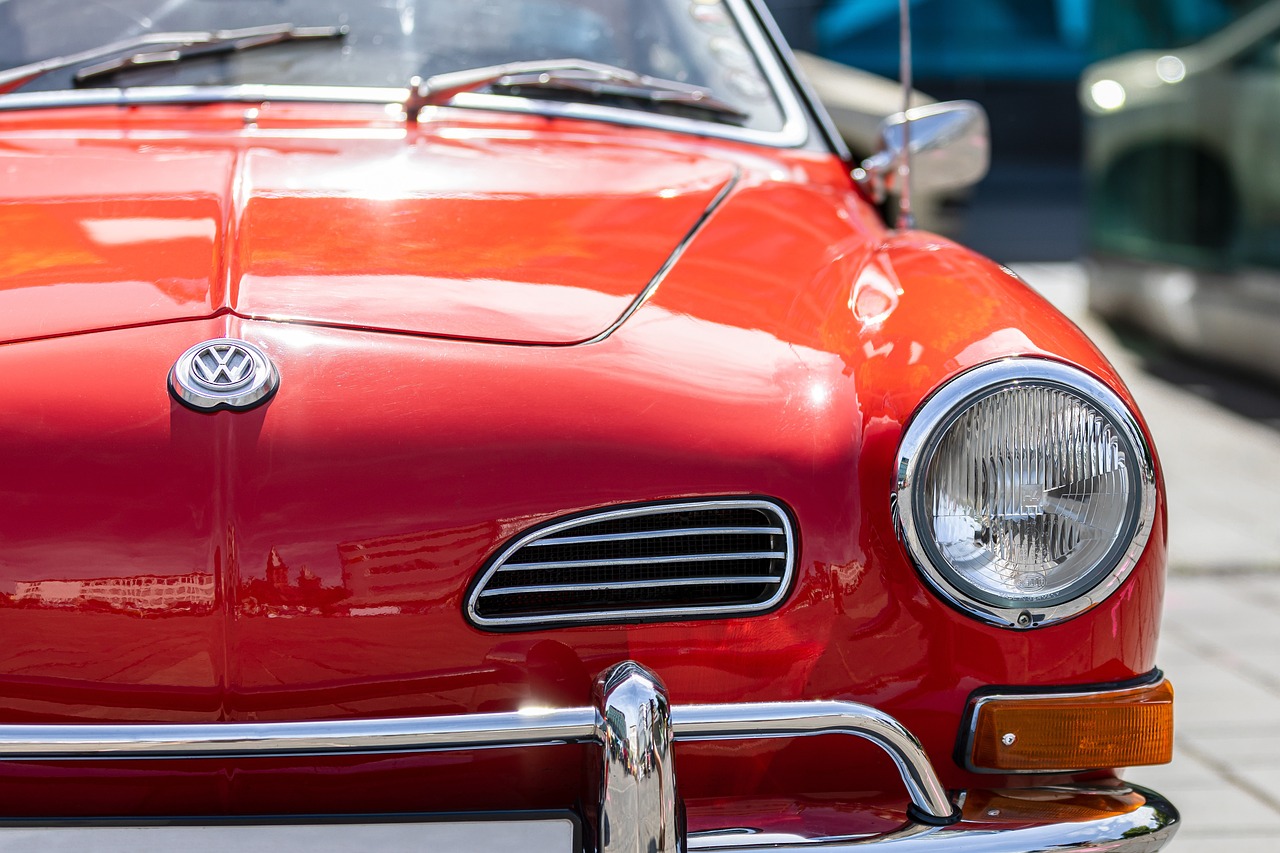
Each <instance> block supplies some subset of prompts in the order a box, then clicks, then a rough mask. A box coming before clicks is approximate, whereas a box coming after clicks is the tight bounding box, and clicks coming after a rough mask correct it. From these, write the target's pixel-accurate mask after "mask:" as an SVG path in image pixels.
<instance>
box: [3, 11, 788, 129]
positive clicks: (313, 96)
mask: <svg viewBox="0 0 1280 853" xmlns="http://www.w3.org/2000/svg"><path fill="white" fill-rule="evenodd" d="M725 3H726V5H727V6H728V7H729V8H730V10H731V11H732V13H733V16H734V19H735V20H736V21H737V23H738V26H739V29H740V31H741V33H742V37H743V39H744V40H745V41H746V43H747V44H748V46H749V47H750V48H751V50H752V55H753V56H755V58H756V60H757V61H758V62H759V63H760V71H761V73H762V74H763V75H764V77H765V80H766V81H767V83H768V85H769V88H770V90H771V91H772V92H773V95H774V99H775V101H776V102H777V104H778V108H779V110H780V111H781V113H782V127H781V128H779V129H778V130H753V129H751V128H745V127H736V126H734V125H730V124H721V123H718V122H714V121H705V120H701V119H693V118H682V117H679V116H668V115H662V114H658V113H649V112H643V111H640V110H629V109H622V108H619V107H609V106H602V105H599V104H588V103H573V102H566V101H544V100H538V99H536V98H523V97H519V98H518V97H514V96H511V95H497V94H479V93H470V92H468V93H463V94H460V95H458V96H457V97H456V98H454V99H453V101H452V102H451V104H450V106H451V107H460V108H464V109H480V110H493V111H496V112H507V113H520V114H531V115H540V116H548V117H552V118H569V119H580V120H586V121H600V122H606V123H608V124H618V125H624V126H629V127H647V128H653V129H656V130H665V131H671V132H674V133H683V134H692V135H694V136H705V137H712V138H716V139H727V140H732V141H736V142H749V143H753V144H756V145H766V146H769V147H773V148H796V147H799V146H801V145H804V144H805V143H806V142H807V141H808V139H809V133H810V126H809V118H808V113H807V112H806V111H805V108H804V106H803V105H802V104H801V103H800V101H799V99H798V98H797V96H796V93H795V90H794V89H793V88H792V86H791V83H790V80H789V78H788V76H787V74H786V72H785V71H784V70H783V68H782V66H781V64H780V60H779V58H778V56H777V54H776V53H775V52H774V50H773V48H772V46H771V45H770V43H769V41H768V40H767V38H766V37H765V35H764V34H763V33H762V32H761V31H760V29H759V26H758V24H757V21H756V19H755V18H754V17H753V16H752V15H751V14H750V11H749V9H748V8H747V6H746V0H725ZM408 98H409V89H408V87H407V86H406V87H378V86H298V85H276V84H259V83H246V84H240V85H235V86H143V87H130V88H116V89H109V88H108V89H75V90H67V89H64V90H58V91H51V92H19V93H15V94H10V95H2V96H0V110H27V109H56V108H59V107H87V106H141V105H147V104H210V103H219V102H230V103H254V102H262V101H292V102H333V103H359V104H403V103H404V102H405V101H406V100H408ZM436 109H442V108H440V107H428V108H426V109H424V113H426V114H427V115H430V111H431V110H436Z"/></svg>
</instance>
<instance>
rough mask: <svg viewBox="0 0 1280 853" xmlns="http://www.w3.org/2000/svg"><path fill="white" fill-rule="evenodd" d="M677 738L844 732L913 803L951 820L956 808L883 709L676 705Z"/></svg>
mask: <svg viewBox="0 0 1280 853" xmlns="http://www.w3.org/2000/svg"><path fill="white" fill-rule="evenodd" d="M671 723H672V725H673V726H675V731H676V738H677V739H678V740H736V739H742V738H759V737H808V736H812V735H824V734H847V735H853V736H855V737H860V738H863V739H865V740H869V741H871V742H872V743H874V744H875V745H876V746H878V747H880V748H881V749H882V750H884V751H885V753H887V754H888V756H889V757H890V758H891V759H893V763H894V766H896V767H897V768H898V773H899V775H901V776H902V781H903V782H904V783H905V784H906V786H907V793H908V794H909V795H910V797H911V802H912V803H914V804H915V805H916V806H917V807H918V808H920V809H922V810H923V811H924V812H925V813H926V814H928V815H929V816H931V817H934V818H939V819H947V820H949V819H950V818H952V817H953V816H954V812H955V809H954V807H953V806H952V805H951V799H950V798H949V797H948V796H947V791H946V789H945V788H943V787H942V783H941V782H940V781H938V777H937V776H936V775H935V774H934V772H933V765H932V764H930V763H929V757H928V756H927V755H926V754H925V752H924V747H922V746H921V745H920V741H918V740H916V738H915V735H913V734H911V732H909V731H907V730H906V728H904V727H903V725H902V724H901V723H899V722H898V721H897V720H895V719H894V718H893V717H891V716H889V715H888V714H885V713H883V712H881V711H877V710H876V709H875V708H872V707H870V706H868V705H860V704H858V703H856V702H768V703H759V704H725V705H679V706H676V707H674V708H672V709H671Z"/></svg>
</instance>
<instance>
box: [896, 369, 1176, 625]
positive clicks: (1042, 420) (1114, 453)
mask: <svg viewBox="0 0 1280 853" xmlns="http://www.w3.org/2000/svg"><path fill="white" fill-rule="evenodd" d="M1155 497H1156V492H1155V465H1154V462H1153V458H1152V453H1151V449H1150V447H1149V446H1148V444H1147V441H1146V439H1145V437H1144V436H1143V433H1142V430H1141V429H1140V427H1139V426H1138V422H1137V420H1136V418H1135V417H1134V415H1133V413H1132V412H1131V411H1130V409H1129V408H1128V406H1126V405H1125V403H1124V402H1123V401H1122V400H1121V399H1120V398H1119V397H1118V396H1117V395H1116V394H1115V392H1113V391H1112V390H1111V389H1110V388H1108V387H1107V386H1106V385H1104V384H1103V383H1102V382H1100V381H1098V380H1097V379H1095V378H1093V377H1092V376H1090V375H1088V374H1087V373H1084V372H1083V371H1081V370H1079V369H1076V368H1074V367H1069V366H1067V365H1065V364H1061V363H1058V362H1054V361H1049V360H1046V359H1042V358H1026V357H1023V358H1010V359H1005V360H1002V361H996V362H990V363H988V364H984V365H981V366H979V367H976V368H973V369H971V370H969V371H967V372H965V373H962V374H960V375H959V376H957V377H955V378H953V379H952V380H951V381H949V382H948V383H946V384H945V385H943V386H942V387H940V388H939V389H938V390H937V391H935V392H934V393H933V394H932V395H931V396H930V397H929V398H928V399H927V400H926V401H925V403H924V404H923V405H922V406H921V407H920V409H919V410H918V411H917V412H916V414H915V415H914V417H913V418H912V419H911V421H910V423H909V424H908V426H907V429H906V431H905V433H904V435H903V439H902V442H901V444H900V445H899V449H898V456H897V467H896V484H895V488H894V492H893V495H892V504H893V511H894V520H895V524H896V526H897V530H898V535H899V537H900V538H901V539H902V540H903V542H904V543H905V545H906V547H907V551H908V552H909V554H910V556H911V559H912V561H913V562H914V563H915V565H916V567H917V569H918V570H919V572H920V574H921V576H922V577H923V578H924V580H925V581H926V582H927V583H928V584H929V586H930V587H932V588H933V589H934V590H935V591H936V592H937V593H938V594H939V595H940V596H941V597H942V598H943V599H945V600H946V601H948V602H949V603H950V604H952V605H953V606H955V607H957V608H958V609H960V610H961V611H963V612H965V613H968V614H970V615H973V616H975V617H977V618H979V619H982V620H983V621H986V622H989V623H991V624H994V625H1000V626H1003V627H1010V628H1034V627H1038V626H1043V625H1049V624H1052V623H1055V622H1060V621H1062V620H1064V619H1068V618H1070V617H1072V616H1076V615H1078V614H1080V613H1083V612H1085V611H1086V610H1088V609H1090V608H1092V607H1094V606H1096V605H1098V604H1100V603H1101V602H1102V601H1103V600H1105V599H1106V598H1107V597H1108V596H1110V595H1111V594H1112V593H1113V592H1115V591H1116V589H1118V588H1119V586H1120V584H1121V583H1123V582H1124V579H1125V578H1126V577H1127V576H1128V575H1129V573H1130V572H1131V571H1132V570H1133V567H1134V566H1135V565H1136V564H1137V561H1138V558H1139V557H1140V556H1141V554H1142V551H1143V549H1144V548H1145V547H1146V544H1147V539H1148V537H1149V536H1150V533H1151V525H1152V521H1153V518H1154V516H1155V504H1156V499H1155ZM940 533H941V534H942V535H939V534H940Z"/></svg>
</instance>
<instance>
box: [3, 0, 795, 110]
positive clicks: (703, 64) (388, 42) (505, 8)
mask: <svg viewBox="0 0 1280 853" xmlns="http://www.w3.org/2000/svg"><path fill="white" fill-rule="evenodd" d="M285 23H288V24H292V25H294V26H297V27H333V26H343V27H346V28H347V34H346V35H345V37H343V38H340V39H317V40H309V41H288V42H283V43H280V44H273V45H269V46H265V47H261V48H258V49H252V50H241V51H236V52H220V53H211V54H208V55H204V56H200V57H189V58H186V59H185V60H184V61H182V62H168V63H155V64H151V65H148V64H146V63H142V64H140V65H136V66H134V67H129V68H127V69H124V70H120V71H118V72H115V73H112V74H109V75H103V76H101V77H96V78H93V79H90V80H87V81H86V82H85V83H84V84H83V86H89V87H104V86H107V87H140V86H234V85H238V84H246V83H248V84H267V85H270V84H282V85H291V86H296V85H303V86H360V87H403V86H406V85H407V84H408V81H409V80H410V79H411V78H413V77H415V76H418V77H422V78H428V77H431V76H432V75H436V74H442V73H445V72H450V71H460V70H465V69H470V68H477V67H481V66H488V65H497V64H503V63H508V62H520V61H533V60H550V59H567V58H573V59H585V60H590V61H593V62H600V63H607V64H609V65H614V66H619V67H621V68H625V69H629V70H631V71H635V72H638V73H640V74H644V75H650V76H653V77H658V78H664V79H667V80H674V81H679V82H682V83H688V84H693V85H696V86H701V87H706V88H707V89H709V90H711V91H712V92H713V93H714V95H715V96H716V97H717V98H718V99H720V100H722V101H725V102H727V103H728V104H730V105H732V106H733V107H735V108H737V109H738V110H740V111H741V112H742V113H744V114H745V118H743V117H740V118H737V119H735V120H734V121H735V123H737V124H740V125H741V126H744V127H748V128H753V129H758V130H776V129H778V128H779V127H781V125H782V117H781V112H780V110H779V107H778V104H777V101H776V99H775V97H774V95H773V93H772V91H771V89H770V87H769V86H768V84H767V83H766V78H765V76H764V74H763V73H762V72H761V69H760V66H759V65H758V63H757V62H756V60H755V57H754V56H753V55H752V52H751V50H750V48H749V46H748V44H747V42H746V41H745V40H744V39H743V36H742V32H741V30H740V29H739V27H738V25H737V23H736V22H735V20H734V18H733V16H732V13H731V11H730V8H729V7H728V5H727V4H726V3H724V2H722V1H721V0H581V2H575V0H346V1H345V2H339V0H0V68H6V69H7V68H14V67H16V66H21V65H26V64H29V63H34V62H40V61H44V60H47V59H50V58H51V57H59V56H67V55H71V54H79V53H82V52H85V51H90V50H92V49H94V48H97V47H101V46H104V45H108V44H110V43H112V42H117V41H122V40H127V39H130V38H134V37H138V36H142V35H145V34H147V33H161V32H179V31H182V32H189V31H216V30H238V29H243V28H247V27H258V26H265V25H272V24H285ZM172 47H173V46H171V45H157V44H151V45H146V46H144V47H138V48H132V49H129V50H123V51H119V52H117V53H115V54H108V55H106V56H103V57H98V58H96V59H94V60H92V61H85V62H81V63H77V64H75V65H73V66H71V67H68V68H61V69H56V70H52V71H49V72H48V73H45V74H42V75H40V76H38V77H36V78H34V79H32V80H30V81H29V82H26V83H24V84H23V85H21V86H19V87H16V88H13V89H12V90H11V91H14V92H23V93H30V92H41V91H51V90H58V89H74V88H76V87H77V84H76V81H75V79H74V75H75V72H76V70H77V69H79V68H84V67H85V66H88V65H92V64H93V63H94V62H100V61H101V60H102V59H111V58H114V57H119V56H129V55H131V54H134V53H139V52H146V53H156V52H161V51H164V50H167V49H171V48H172ZM83 86H82V87H83ZM504 94H506V93H505V92H504ZM528 95H529V97H533V98H539V97H545V95H544V94H534V93H528ZM564 97H565V96H564V95H560V96H558V99H560V100H563V99H564ZM575 97H578V98H584V99H585V98H589V97H590V96H589V95H579V96H575ZM624 106H627V107H628V108H636V109H640V108H643V109H651V110H655V111H659V110H664V109H667V107H666V106H664V105H663V104H661V103H656V104H647V105H645V104H638V103H630V102H629V103H626V104H624ZM676 114H679V115H686V117H688V116H687V111H686V112H685V113H680V112H678V111H677V113H676ZM697 117H699V118H706V119H708V120H718V121H725V120H726V119H725V118H724V117H723V116H721V117H715V116H710V115H708V116H697Z"/></svg>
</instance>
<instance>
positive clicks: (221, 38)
mask: <svg viewBox="0 0 1280 853" xmlns="http://www.w3.org/2000/svg"><path fill="white" fill-rule="evenodd" d="M317 30H320V31H323V30H336V31H340V33H339V32H334V33H332V34H331V35H328V36H321V37H328V38H335V37H341V35H346V27H310V28H304V27H294V26H293V25H292V24H271V25H269V26H266V27H245V28H244V29H239V30H214V31H210V32H205V31H202V30H193V31H178V32H165V33H143V34H142V35H138V36H134V37H133V38H127V39H121V40H120V41H114V42H111V43H110V44H104V45H100V46H98V47H93V48H90V49H88V50H82V51H80V52H79V53H70V54H67V55H66V56H54V57H51V58H49V59H42V60H40V61H39V62H31V63H28V64H27V65H18V66H15V67H13V68H7V69H5V70H3V71H0V95H6V94H8V93H10V92H12V91H14V90H15V89H19V88H21V87H22V86H25V85H26V84H27V83H30V82H31V81H32V80H34V79H36V78H37V77H41V76H43V75H45V74H48V73H49V72H50V71H57V70H58V69H60V68H69V67H71V66H73V65H80V64H81V63H84V62H92V61H93V60H95V59H101V58H102V57H104V56H111V55H112V54H116V53H120V52H121V51H125V50H135V49H137V48H140V47H147V46H149V45H166V44H168V45H182V46H193V45H201V46H203V45H213V44H221V43H225V42H234V41H237V40H240V39H260V38H264V37H270V36H273V35H275V34H277V33H280V32H290V33H303V34H305V33H309V32H313V31H317ZM293 37H294V38H297V37H298V36H297V35H295V36H293ZM311 37H312V38H315V37H316V36H311ZM288 38H289V37H286V38H285V39H284V40H286V41H287V40H288ZM267 43H272V42H267ZM143 55H145V54H143Z"/></svg>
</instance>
